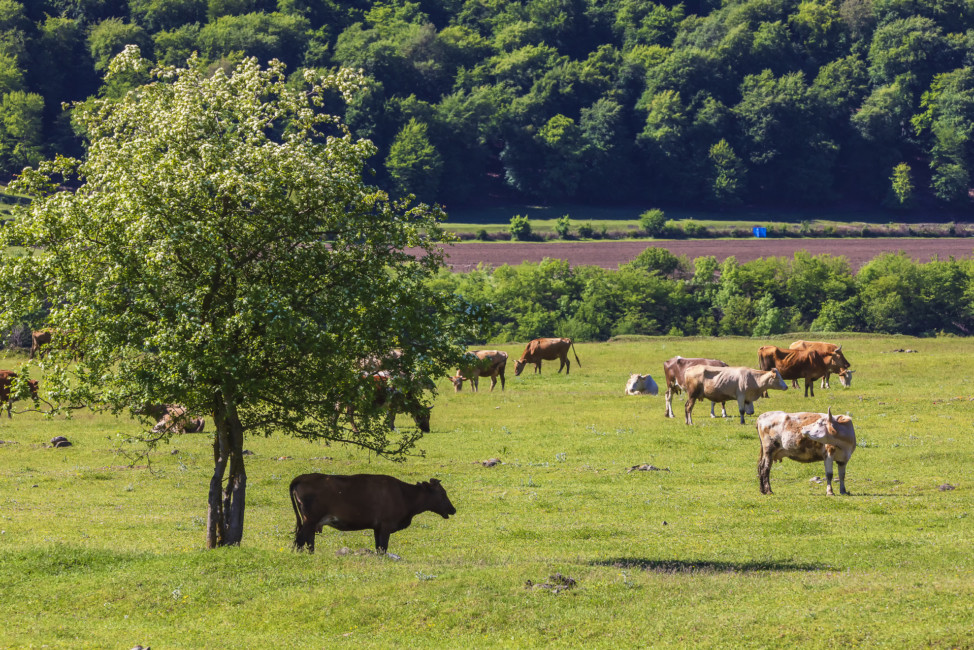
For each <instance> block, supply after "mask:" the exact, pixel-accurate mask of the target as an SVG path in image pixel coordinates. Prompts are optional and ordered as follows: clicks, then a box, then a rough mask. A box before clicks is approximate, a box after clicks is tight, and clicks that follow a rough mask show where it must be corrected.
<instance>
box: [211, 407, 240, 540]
mask: <svg viewBox="0 0 974 650" xmlns="http://www.w3.org/2000/svg"><path fill="white" fill-rule="evenodd" d="M225 395H226V393H224V394H223V395H220V396H219V397H218V398H217V400H216V404H215V406H214V409H213V425H214V428H215V429H216V432H215V433H214V434H213V477H212V478H211V479H210V493H209V500H208V508H207V521H206V547H207V548H216V547H218V546H229V545H233V544H239V543H240V541H241V539H243V522H244V508H245V506H246V492H247V473H246V471H245V470H244V461H243V425H242V424H241V423H240V418H239V417H238V416H237V410H236V408H234V406H233V405H232V404H228V403H227V402H229V400H226V398H225ZM228 463H229V466H230V475H229V477H227V483H226V486H224V484H223V479H224V475H225V474H226V469H227V464H228Z"/></svg>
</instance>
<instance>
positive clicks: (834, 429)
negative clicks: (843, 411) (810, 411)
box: [800, 406, 856, 449]
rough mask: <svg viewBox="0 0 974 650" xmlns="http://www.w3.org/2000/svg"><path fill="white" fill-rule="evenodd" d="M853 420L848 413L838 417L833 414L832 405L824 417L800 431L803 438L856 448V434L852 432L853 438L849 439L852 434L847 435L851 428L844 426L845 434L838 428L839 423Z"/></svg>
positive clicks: (843, 423) (845, 423)
mask: <svg viewBox="0 0 974 650" xmlns="http://www.w3.org/2000/svg"><path fill="white" fill-rule="evenodd" d="M851 422H852V418H850V417H849V416H848V415H840V416H838V417H836V416H834V415H832V407H831V406H830V407H829V409H828V413H823V414H822V417H820V418H819V419H818V420H816V421H815V422H812V423H811V424H806V425H805V426H803V427H802V428H801V431H800V433H801V436H802V437H803V438H809V439H811V440H814V441H816V442H820V443H822V444H826V445H832V446H835V447H841V448H849V447H851V448H852V449H855V447H856V438H855V434H852V436H851V440H850V439H849V438H850V436H848V435H846V434H848V433H849V432H850V431H851V428H850V427H843V428H844V430H845V434H843V435H840V432H839V430H838V425H848V424H850V423H851Z"/></svg>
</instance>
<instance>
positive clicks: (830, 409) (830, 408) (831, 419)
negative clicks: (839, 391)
mask: <svg viewBox="0 0 974 650" xmlns="http://www.w3.org/2000/svg"><path fill="white" fill-rule="evenodd" d="M829 422H830V423H832V422H835V418H834V417H832V407H831V406H830V407H829Z"/></svg>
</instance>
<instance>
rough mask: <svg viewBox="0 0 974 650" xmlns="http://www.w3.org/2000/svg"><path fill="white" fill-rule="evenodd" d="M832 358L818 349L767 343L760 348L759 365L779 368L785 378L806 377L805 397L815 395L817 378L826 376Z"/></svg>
mask: <svg viewBox="0 0 974 650" xmlns="http://www.w3.org/2000/svg"><path fill="white" fill-rule="evenodd" d="M831 359H832V357H831V356H824V355H822V354H820V353H819V352H818V351H817V350H785V349H784V348H779V347H778V346H775V345H765V346H762V347H761V348H760V349H759V350H758V367H759V368H761V370H771V369H773V368H777V369H778V372H780V373H781V376H782V377H783V378H785V379H804V380H805V397H808V396H809V395H811V396H812V397H815V380H816V379H819V378H820V377H824V376H825V373H827V372H828V369H829V365H830V363H831ZM836 372H838V371H836ZM765 397H767V395H765Z"/></svg>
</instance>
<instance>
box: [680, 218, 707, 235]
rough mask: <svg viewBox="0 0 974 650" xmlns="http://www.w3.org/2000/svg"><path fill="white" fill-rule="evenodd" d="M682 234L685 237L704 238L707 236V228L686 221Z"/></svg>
mask: <svg viewBox="0 0 974 650" xmlns="http://www.w3.org/2000/svg"><path fill="white" fill-rule="evenodd" d="M683 232H684V234H686V236H687V237H705V236H706V235H707V228H706V226H701V225H700V224H699V223H696V222H695V221H687V222H686V223H684V224H683Z"/></svg>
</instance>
